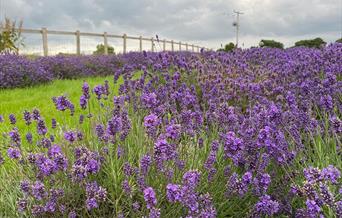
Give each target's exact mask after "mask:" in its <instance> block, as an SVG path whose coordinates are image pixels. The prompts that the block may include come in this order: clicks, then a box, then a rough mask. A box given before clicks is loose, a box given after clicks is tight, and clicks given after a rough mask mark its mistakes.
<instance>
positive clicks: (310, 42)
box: [295, 37, 326, 48]
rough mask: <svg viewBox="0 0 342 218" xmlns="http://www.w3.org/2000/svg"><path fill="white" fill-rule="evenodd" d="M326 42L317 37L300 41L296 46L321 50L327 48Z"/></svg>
mask: <svg viewBox="0 0 342 218" xmlns="http://www.w3.org/2000/svg"><path fill="white" fill-rule="evenodd" d="M325 44H326V42H324V40H323V39H321V38H319V37H317V38H315V39H306V40H300V41H298V42H296V43H295V46H305V47H309V48H321V47H323V46H325Z"/></svg>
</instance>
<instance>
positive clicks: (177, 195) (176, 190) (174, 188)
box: [166, 184, 181, 203]
mask: <svg viewBox="0 0 342 218" xmlns="http://www.w3.org/2000/svg"><path fill="white" fill-rule="evenodd" d="M166 197H167V200H168V201H170V202H171V203H175V202H178V201H180V200H181V190H180V187H179V185H176V184H168V185H167V186H166Z"/></svg>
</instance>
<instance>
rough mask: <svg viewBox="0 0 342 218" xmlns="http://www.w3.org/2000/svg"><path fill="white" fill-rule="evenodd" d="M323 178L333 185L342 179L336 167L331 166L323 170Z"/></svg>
mask: <svg viewBox="0 0 342 218" xmlns="http://www.w3.org/2000/svg"><path fill="white" fill-rule="evenodd" d="M321 176H322V177H323V179H324V180H326V181H328V180H329V181H331V182H332V183H333V184H337V183H338V179H339V178H341V173H340V171H339V170H338V169H337V168H336V167H334V166H332V165H329V166H328V167H326V168H323V169H322V171H321Z"/></svg>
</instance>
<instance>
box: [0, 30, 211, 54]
mask: <svg viewBox="0 0 342 218" xmlns="http://www.w3.org/2000/svg"><path fill="white" fill-rule="evenodd" d="M0 30H1V32H2V31H5V29H0ZM16 30H17V31H20V32H21V33H22V34H39V35H41V43H40V45H41V46H42V51H43V52H42V54H43V55H44V56H48V55H49V54H50V52H49V51H50V50H49V45H50V44H49V35H51V36H52V35H57V36H74V37H75V41H74V42H75V44H74V45H72V46H75V47H74V49H75V50H74V52H75V53H76V54H77V55H81V51H82V47H81V42H82V37H96V38H97V39H98V38H99V37H100V38H102V39H101V41H102V44H103V45H104V54H108V48H109V46H111V45H110V44H109V42H108V40H110V39H120V40H122V53H126V52H128V41H130V42H131V41H132V40H135V42H138V43H139V46H138V47H139V48H138V51H140V52H142V51H143V50H150V51H152V52H154V51H157V46H156V43H157V44H158V45H159V49H160V50H163V51H166V50H170V51H176V50H178V51H182V50H184V51H192V52H199V51H200V50H201V49H204V50H209V49H208V48H205V47H203V46H198V45H194V44H188V43H184V42H181V41H179V42H176V41H174V40H167V39H163V40H160V39H157V38H154V37H151V38H146V37H143V36H128V35H126V34H123V35H115V34H108V33H107V32H104V33H89V32H80V31H79V30H77V31H75V32H72V31H57V30H48V29H47V28H42V29H16ZM143 42H148V43H150V48H148V49H145V48H144V46H143ZM145 46H146V45H145ZM167 46H168V47H169V49H168V48H167ZM170 46H171V48H170ZM176 46H178V49H176ZM184 47H185V48H184ZM95 49H96V48H95ZM19 52H20V49H19Z"/></svg>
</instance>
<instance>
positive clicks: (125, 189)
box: [122, 179, 132, 195]
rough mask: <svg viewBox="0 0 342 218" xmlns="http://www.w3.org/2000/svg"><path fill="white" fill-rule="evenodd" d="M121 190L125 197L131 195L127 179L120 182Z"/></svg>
mask: <svg viewBox="0 0 342 218" xmlns="http://www.w3.org/2000/svg"><path fill="white" fill-rule="evenodd" d="M122 189H123V190H124V192H125V194H127V195H130V194H131V192H132V189H131V186H130V185H129V183H128V180H127V179H125V180H124V181H123V182H122Z"/></svg>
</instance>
